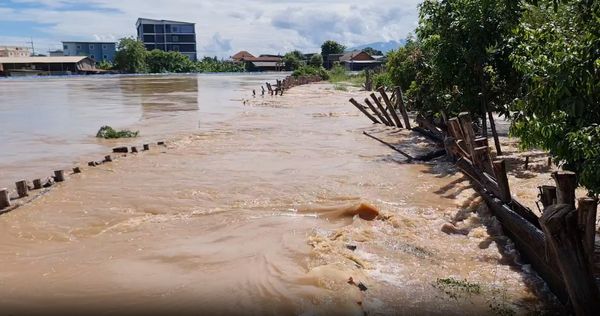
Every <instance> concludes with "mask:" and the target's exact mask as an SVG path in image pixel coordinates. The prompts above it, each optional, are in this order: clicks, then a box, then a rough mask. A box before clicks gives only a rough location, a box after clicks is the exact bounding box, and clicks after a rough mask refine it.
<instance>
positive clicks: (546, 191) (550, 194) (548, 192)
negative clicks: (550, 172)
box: [538, 185, 556, 209]
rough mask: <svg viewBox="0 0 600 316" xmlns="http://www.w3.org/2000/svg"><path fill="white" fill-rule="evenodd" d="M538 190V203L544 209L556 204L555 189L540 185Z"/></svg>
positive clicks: (551, 186) (550, 186)
mask: <svg viewBox="0 0 600 316" xmlns="http://www.w3.org/2000/svg"><path fill="white" fill-rule="evenodd" d="M538 189H539V190H540V202H542V205H543V206H544V209H546V208H547V207H548V206H550V205H553V204H556V187H555V186H553V185H542V186H540V187H538Z"/></svg>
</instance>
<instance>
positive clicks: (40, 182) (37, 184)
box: [33, 179, 42, 190]
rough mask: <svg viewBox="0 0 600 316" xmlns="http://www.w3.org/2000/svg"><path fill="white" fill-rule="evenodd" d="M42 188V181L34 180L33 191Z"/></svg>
mask: <svg viewBox="0 0 600 316" xmlns="http://www.w3.org/2000/svg"><path fill="white" fill-rule="evenodd" d="M41 188H42V179H34V180H33V189H34V190H39V189H41Z"/></svg>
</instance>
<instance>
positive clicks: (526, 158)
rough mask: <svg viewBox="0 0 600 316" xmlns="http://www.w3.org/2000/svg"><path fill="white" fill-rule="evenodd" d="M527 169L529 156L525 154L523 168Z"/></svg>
mask: <svg viewBox="0 0 600 316" xmlns="http://www.w3.org/2000/svg"><path fill="white" fill-rule="evenodd" d="M528 169H529V156H525V170H528Z"/></svg>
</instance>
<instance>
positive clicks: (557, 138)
mask: <svg viewBox="0 0 600 316" xmlns="http://www.w3.org/2000/svg"><path fill="white" fill-rule="evenodd" d="M532 2H533V1H532ZM525 9H526V10H525V12H524V15H523V18H522V22H521V25H520V26H519V28H518V29H517V31H516V39H515V41H516V42H517V43H518V44H517V45H516V48H515V49H514V51H513V53H512V55H511V57H512V61H513V62H514V65H515V68H516V69H517V70H518V71H519V72H520V73H521V74H522V76H523V78H524V80H523V81H522V89H523V97H522V98H519V99H517V100H516V101H515V102H514V106H513V108H512V110H513V111H515V112H514V113H515V114H514V116H513V119H514V122H513V126H512V130H511V132H512V133H513V134H514V135H516V136H519V137H520V138H521V141H522V144H523V145H524V146H527V147H540V148H543V149H546V150H549V151H550V153H551V154H552V156H554V157H555V161H557V162H559V163H562V164H563V167H564V168H565V169H567V170H572V171H574V172H576V173H577V174H578V180H579V183H580V184H581V185H583V186H585V187H586V188H587V189H588V190H589V191H590V194H596V195H597V194H599V193H600V111H599V109H600V80H599V78H600V2H598V1H588V0H586V1H575V0H564V1H552V0H538V1H535V2H534V4H530V5H526V6H525Z"/></svg>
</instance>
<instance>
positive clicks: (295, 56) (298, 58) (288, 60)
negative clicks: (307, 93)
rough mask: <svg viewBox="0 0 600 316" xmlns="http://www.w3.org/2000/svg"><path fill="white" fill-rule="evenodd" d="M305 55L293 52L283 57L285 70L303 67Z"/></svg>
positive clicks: (296, 51)
mask: <svg viewBox="0 0 600 316" xmlns="http://www.w3.org/2000/svg"><path fill="white" fill-rule="evenodd" d="M303 60H304V54H302V52H300V51H298V50H294V51H291V52H289V53H287V54H285V55H284V56H283V64H284V65H285V69H286V70H289V71H293V70H296V69H298V68H300V66H302V64H303Z"/></svg>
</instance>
